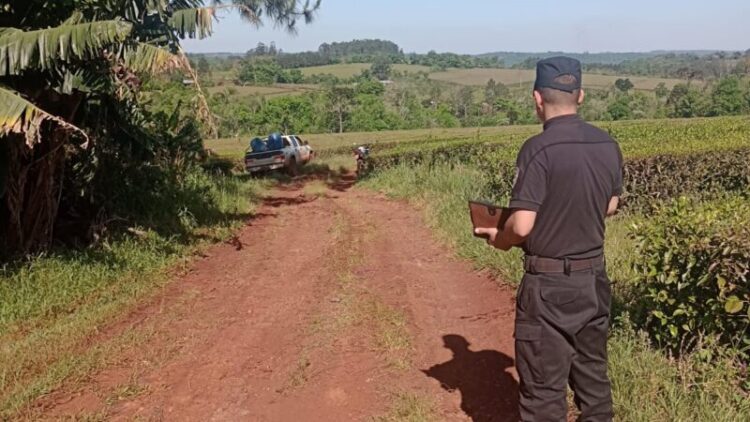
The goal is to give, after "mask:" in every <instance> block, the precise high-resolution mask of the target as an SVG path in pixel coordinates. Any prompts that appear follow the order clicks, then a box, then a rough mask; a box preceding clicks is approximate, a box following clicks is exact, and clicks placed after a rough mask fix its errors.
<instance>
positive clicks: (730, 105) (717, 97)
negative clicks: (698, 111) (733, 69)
mask: <svg viewBox="0 0 750 422" xmlns="http://www.w3.org/2000/svg"><path fill="white" fill-rule="evenodd" d="M745 108H746V105H745V98H744V96H743V92H742V87H741V86H740V79H739V78H738V77H736V76H729V77H726V78H722V79H720V80H719V82H718V83H717V84H716V86H715V87H714V89H713V91H712V92H711V114H712V115H714V116H726V115H735V114H740V113H742V112H743V111H744V109H745Z"/></svg>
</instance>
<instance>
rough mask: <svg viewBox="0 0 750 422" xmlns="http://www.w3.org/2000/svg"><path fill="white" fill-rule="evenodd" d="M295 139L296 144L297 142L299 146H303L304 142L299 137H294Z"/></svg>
mask: <svg viewBox="0 0 750 422" xmlns="http://www.w3.org/2000/svg"><path fill="white" fill-rule="evenodd" d="M295 138H297V142H299V144H300V145H305V141H303V140H302V138H300V137H299V136H295Z"/></svg>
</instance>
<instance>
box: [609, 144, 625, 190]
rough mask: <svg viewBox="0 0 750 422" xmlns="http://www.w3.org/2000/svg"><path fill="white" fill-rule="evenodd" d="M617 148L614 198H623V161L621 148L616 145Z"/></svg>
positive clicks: (613, 183)
mask: <svg viewBox="0 0 750 422" xmlns="http://www.w3.org/2000/svg"><path fill="white" fill-rule="evenodd" d="M615 148H617V168H616V169H615V171H614V174H613V177H612V196H622V173H623V160H622V152H621V151H620V146H619V145H618V144H617V143H615Z"/></svg>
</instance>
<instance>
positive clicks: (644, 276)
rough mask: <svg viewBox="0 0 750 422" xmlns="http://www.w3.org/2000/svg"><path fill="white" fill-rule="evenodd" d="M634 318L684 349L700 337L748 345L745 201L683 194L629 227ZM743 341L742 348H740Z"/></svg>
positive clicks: (749, 233) (748, 209)
mask: <svg viewBox="0 0 750 422" xmlns="http://www.w3.org/2000/svg"><path fill="white" fill-rule="evenodd" d="M633 231H634V237H635V240H636V250H637V256H640V257H641V258H640V259H638V260H636V261H635V262H634V264H633V267H634V269H635V272H636V274H637V284H636V286H635V288H636V289H637V290H638V291H639V293H640V297H641V299H640V301H641V303H640V304H639V308H638V309H640V311H641V313H642V314H641V315H640V318H639V319H640V323H641V324H642V325H643V326H644V327H645V329H646V330H647V331H648V332H649V334H650V335H651V336H652V337H653V338H654V339H655V340H656V341H657V342H659V343H660V344H661V345H663V346H666V347H668V348H670V349H672V350H673V351H682V350H689V349H690V347H691V345H693V344H695V342H696V341H697V340H699V339H700V338H701V337H703V336H710V337H716V338H718V339H719V341H720V342H721V343H724V344H730V345H733V346H735V347H738V348H740V349H744V348H746V347H747V346H748V345H750V334H749V333H748V326H749V324H750V307H749V306H748V302H749V301H750V286H748V283H747V282H748V276H749V275H750V274H749V273H750V259H748V257H750V202H748V200H747V199H745V198H740V197H733V198H727V199H726V200H724V201H714V202H712V203H710V204H696V203H695V202H694V201H690V200H688V199H685V198H680V199H678V200H675V201H672V202H671V203H669V204H666V205H665V206H663V207H662V208H660V209H659V210H658V211H657V212H655V213H654V215H653V216H652V217H651V218H649V219H648V220H644V221H643V223H641V224H638V225H634V227H633ZM740 346H741V347H740Z"/></svg>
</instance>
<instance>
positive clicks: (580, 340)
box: [477, 57, 622, 421]
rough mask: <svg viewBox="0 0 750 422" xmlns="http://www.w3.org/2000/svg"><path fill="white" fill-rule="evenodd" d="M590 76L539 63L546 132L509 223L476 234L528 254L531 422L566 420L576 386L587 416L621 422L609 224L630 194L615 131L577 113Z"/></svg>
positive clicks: (524, 313)
mask: <svg viewBox="0 0 750 422" xmlns="http://www.w3.org/2000/svg"><path fill="white" fill-rule="evenodd" d="M581 79H582V75H581V64H580V62H578V61H577V60H574V59H571V58H567V57H553V58H549V59H545V60H542V61H540V62H539V63H538V64H537V78H536V83H535V85H534V100H535V103H536V112H537V115H538V116H539V118H540V119H541V120H542V121H543V122H544V132H543V133H541V134H539V135H537V136H534V137H533V138H531V139H529V140H527V141H526V142H525V143H524V145H523V147H522V148H521V151H520V152H519V154H518V159H517V168H516V181H515V182H514V187H513V191H512V195H511V200H510V206H509V207H510V208H511V209H512V210H513V213H512V214H511V217H510V218H509V219H508V221H507V222H506V224H505V226H504V227H503V228H501V229H500V230H497V229H495V228H486V229H485V228H479V229H477V232H478V234H485V235H488V238H489V242H490V244H492V245H493V246H494V247H496V248H498V249H502V250H508V249H510V248H511V247H513V246H519V247H521V248H522V249H523V251H524V252H525V258H524V270H525V275H524V277H523V280H522V281H521V285H520V286H519V289H518V293H517V302H516V323H515V339H516V343H515V344H516V368H517V370H518V375H519V377H520V380H521V386H520V414H521V419H522V420H524V421H565V420H566V418H567V402H566V391H567V385H570V386H571V388H572V389H573V392H574V394H575V403H576V405H577V406H578V408H579V409H580V411H581V417H580V420H582V421H609V420H612V417H613V412H612V393H611V388H610V381H609V377H608V375H607V331H608V329H609V312H610V298H611V290H610V283H609V280H608V278H607V274H606V271H605V266H604V257H603V249H604V219H605V217H606V216H608V215H612V214H614V212H615V211H616V209H617V205H618V202H619V196H620V195H621V193H622V154H621V152H620V148H619V146H618V144H617V143H616V142H615V141H614V140H613V139H612V138H611V137H610V136H609V135H608V134H607V133H606V132H604V131H602V130H600V129H597V128H596V127H594V126H591V125H589V124H587V123H585V122H584V121H583V120H582V119H581V118H580V117H579V116H578V114H577V111H578V106H580V105H581V103H582V102H583V98H584V92H583V90H582V89H581Z"/></svg>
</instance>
